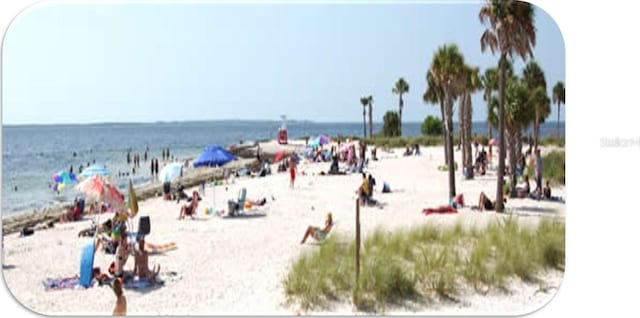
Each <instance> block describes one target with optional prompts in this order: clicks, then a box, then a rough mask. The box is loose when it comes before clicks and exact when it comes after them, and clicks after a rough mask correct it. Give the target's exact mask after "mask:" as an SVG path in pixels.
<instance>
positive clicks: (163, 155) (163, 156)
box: [162, 148, 165, 161]
mask: <svg viewBox="0 0 640 318" xmlns="http://www.w3.org/2000/svg"><path fill="white" fill-rule="evenodd" d="M164 158H165V154H164V148H162V161H164Z"/></svg>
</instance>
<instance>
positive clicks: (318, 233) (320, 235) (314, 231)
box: [300, 213, 333, 244]
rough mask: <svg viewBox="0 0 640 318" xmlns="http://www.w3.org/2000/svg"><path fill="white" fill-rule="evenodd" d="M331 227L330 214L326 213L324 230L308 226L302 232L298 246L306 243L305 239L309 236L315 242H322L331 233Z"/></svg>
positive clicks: (331, 219) (331, 218)
mask: <svg viewBox="0 0 640 318" xmlns="http://www.w3.org/2000/svg"><path fill="white" fill-rule="evenodd" d="M332 227H333V217H332V215H331V213H328V214H327V219H326V220H325V222H324V228H323V229H321V228H319V227H317V226H311V225H309V227H307V231H306V232H304V236H303V237H302V241H301V242H300V244H304V242H306V241H307V238H308V237H309V236H311V237H313V238H314V239H315V240H316V241H322V240H324V239H325V238H326V237H327V235H328V234H329V232H330V231H331V228H332Z"/></svg>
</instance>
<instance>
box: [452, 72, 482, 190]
mask: <svg viewBox="0 0 640 318" xmlns="http://www.w3.org/2000/svg"><path fill="white" fill-rule="evenodd" d="M462 82H463V85H462V87H461V88H462V98H461V100H460V109H459V110H458V111H459V112H460V114H461V116H460V119H461V122H462V123H463V124H462V128H463V129H461V130H460V131H461V136H463V137H464V138H463V139H462V140H463V143H462V145H463V146H462V150H463V160H462V162H463V164H464V166H465V167H466V168H467V175H466V178H467V179H473V156H472V152H471V129H472V127H471V124H472V121H473V118H472V114H473V108H472V105H471V94H473V93H474V92H476V91H477V90H479V89H481V87H482V86H481V85H482V83H481V81H480V76H479V69H478V68H477V67H475V68H474V67H470V66H465V71H464V78H463V79H462Z"/></svg>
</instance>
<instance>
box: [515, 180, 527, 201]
mask: <svg viewBox="0 0 640 318" xmlns="http://www.w3.org/2000/svg"><path fill="white" fill-rule="evenodd" d="M516 193H517V194H518V198H521V199H523V198H526V197H528V196H529V194H530V193H531V186H530V185H529V176H528V175H526V174H525V175H524V185H523V186H522V187H518V188H517V189H516Z"/></svg>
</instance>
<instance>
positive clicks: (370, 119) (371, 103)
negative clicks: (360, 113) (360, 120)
mask: <svg viewBox="0 0 640 318" xmlns="http://www.w3.org/2000/svg"><path fill="white" fill-rule="evenodd" d="M367 105H369V138H373V109H372V108H373V96H371V95H369V96H368V97H367Z"/></svg>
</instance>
